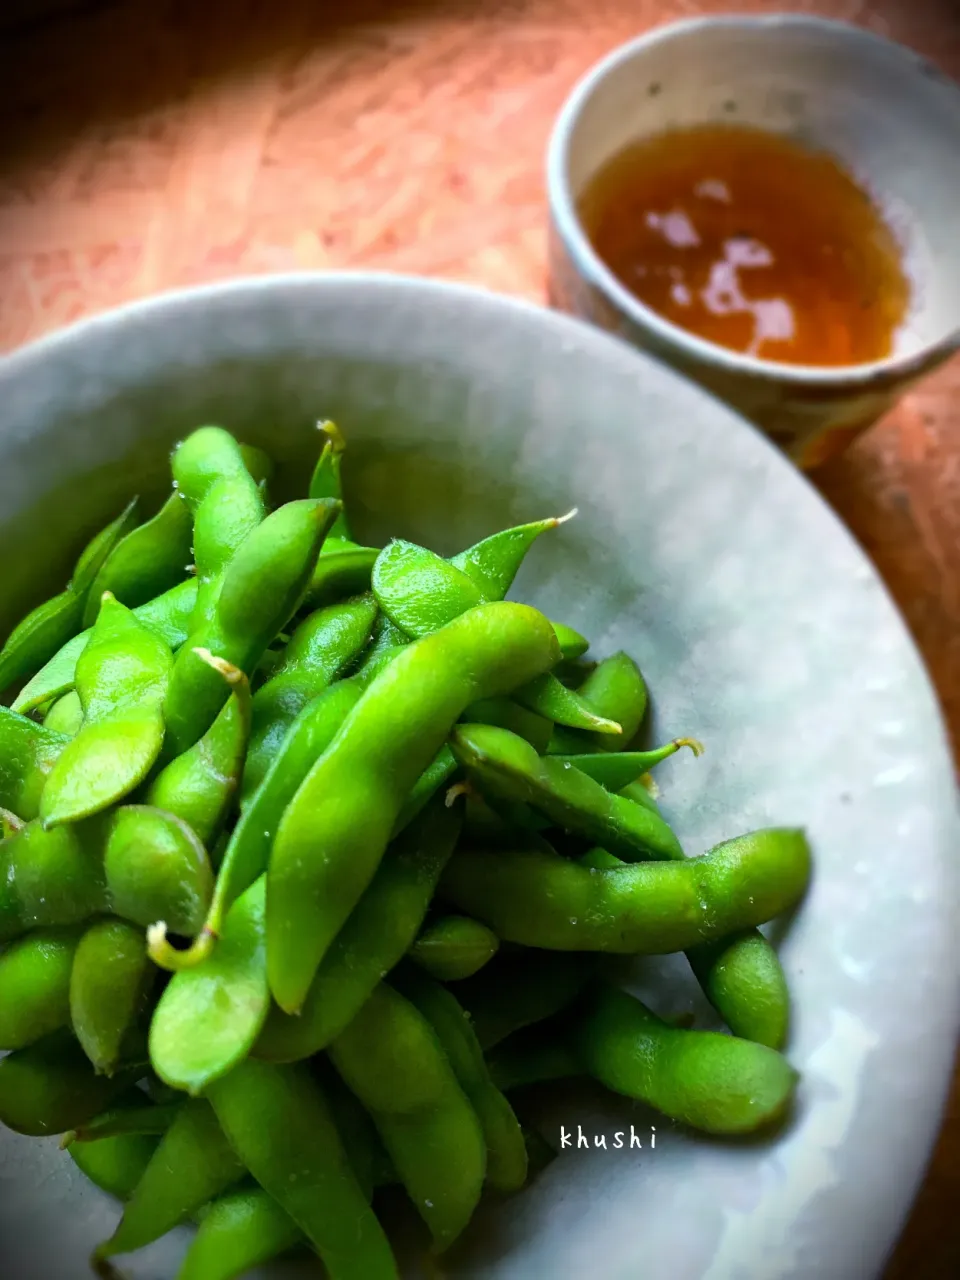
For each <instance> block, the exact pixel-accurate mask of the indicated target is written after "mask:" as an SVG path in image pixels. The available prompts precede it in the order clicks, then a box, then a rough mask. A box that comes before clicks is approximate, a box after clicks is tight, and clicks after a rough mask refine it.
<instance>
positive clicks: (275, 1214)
mask: <svg viewBox="0 0 960 1280" xmlns="http://www.w3.org/2000/svg"><path fill="white" fill-rule="evenodd" d="M302 1243H303V1232H302V1231H301V1230H300V1228H299V1227H298V1226H297V1225H296V1223H295V1222H294V1221H293V1219H292V1218H291V1217H290V1215H289V1214H288V1213H287V1212H286V1210H285V1209H282V1208H281V1207H280V1205H279V1204H277V1202H276V1200H274V1199H273V1197H272V1196H270V1195H268V1194H267V1192H266V1191H263V1190H262V1189H261V1188H260V1187H250V1188H246V1189H243V1190H237V1191H229V1192H227V1194H226V1195H223V1196H219V1197H218V1198H217V1199H216V1200H214V1201H213V1203H212V1204H211V1205H210V1207H209V1209H208V1210H207V1212H206V1213H205V1214H204V1216H203V1220H202V1222H201V1223H200V1226H199V1228H198V1230H197V1233H196V1235H195V1236H194V1237H193V1239H192V1240H191V1241H190V1245H189V1247H188V1249H187V1252H186V1255H185V1256H184V1259H183V1262H182V1264H181V1266H180V1270H179V1271H178V1272H177V1280H233V1278H234V1277H235V1276H242V1275H246V1273H247V1272H248V1271H250V1270H252V1268H253V1267H257V1266H259V1265H260V1264H261V1263H262V1262H269V1261H270V1260H271V1258H276V1257H279V1256H280V1255H281V1254H284V1253H286V1252H288V1250H290V1249H293V1248H295V1247H296V1246H297V1245H298V1244H302Z"/></svg>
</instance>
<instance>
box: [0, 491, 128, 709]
mask: <svg viewBox="0 0 960 1280" xmlns="http://www.w3.org/2000/svg"><path fill="white" fill-rule="evenodd" d="M136 506H137V500H136V498H134V500H133V501H132V502H131V503H129V505H128V506H127V507H126V509H125V510H124V511H123V512H121V514H120V515H119V516H118V517H117V519H116V520H114V521H113V522H112V523H111V524H108V525H107V527H106V528H105V529H101V531H100V532H99V533H98V534H97V535H96V537H95V538H93V539H92V540H91V541H90V542H89V543H88V544H87V546H86V548H85V549H84V550H83V552H82V553H81V555H80V558H79V560H78V561H77V563H76V567H75V568H74V571H73V577H72V578H71V579H70V582H69V584H68V586H67V588H66V590H64V591H61V592H60V594H59V595H57V596H54V597H53V599H52V600H47V601H46V602H45V603H44V604H41V605H38V606H37V608H36V609H34V610H33V611H32V612H31V613H28V614H27V616H26V617H25V618H24V619H23V621H22V622H20V623H19V624H18V625H17V626H16V627H14V629H13V631H11V633H10V635H9V636H8V637H7V641H6V643H5V644H4V646H3V648H2V649H0V690H3V689H6V688H7V686H8V685H11V684H13V682H14V681H15V680H20V679H22V678H23V677H24V676H25V675H29V674H30V672H32V671H38V670H39V669H40V667H42V666H43V664H44V663H45V662H48V661H49V660H50V659H51V658H52V657H53V655H54V654H55V653H56V652H57V650H58V649H59V648H60V647H61V646H62V645H64V644H66V643H67V641H68V640H70V639H71V637H72V636H74V635H75V634H76V633H77V632H78V631H79V630H80V627H81V625H82V622H83V610H84V607H85V605H86V601H87V596H88V595H89V593H90V588H91V586H92V585H93V580H94V578H95V577H96V576H97V573H98V572H99V570H100V566H101V565H102V564H103V562H104V560H105V559H106V558H107V556H108V555H109V554H110V552H111V550H112V549H113V547H114V546H115V544H116V542H117V541H118V539H120V538H121V537H123V535H124V533H125V532H126V530H127V529H128V528H129V527H130V526H131V525H132V523H133V522H134V520H135V519H136V515H135V512H136Z"/></svg>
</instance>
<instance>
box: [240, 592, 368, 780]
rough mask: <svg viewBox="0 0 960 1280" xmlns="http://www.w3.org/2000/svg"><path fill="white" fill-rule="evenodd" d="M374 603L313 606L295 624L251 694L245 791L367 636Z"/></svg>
mask: <svg viewBox="0 0 960 1280" xmlns="http://www.w3.org/2000/svg"><path fill="white" fill-rule="evenodd" d="M376 612H377V606H376V601H375V600H374V598H373V596H372V595H370V594H369V593H367V594H366V595H365V596H355V597H353V598H352V599H349V600H343V601H340V602H338V603H336V604H332V605H328V606H327V607H326V608H324V609H317V610H315V611H314V612H313V613H312V614H310V616H309V617H308V618H306V619H305V620H304V621H303V622H302V623H301V624H300V626H298V627H297V629H296V631H294V633H293V635H292V636H291V638H290V642H289V644H288V645H287V646H286V648H285V649H284V651H283V653H282V655H281V657H280V660H279V662H278V663H277V665H276V667H275V668H274V669H273V671H272V673H271V675H270V678H269V679H268V680H267V681H266V683H265V684H263V685H261V686H260V688H259V689H258V690H257V692H256V695H255V697H254V699H253V713H252V715H253V720H252V733H251V738H250V750H249V753H248V756H247V762H246V768H245V769H244V773H243V790H244V794H245V795H249V794H250V793H251V792H252V791H253V790H254V789H255V788H256V787H257V786H258V785H259V784H260V782H261V780H262V779H263V776H264V774H265V773H266V772H267V769H268V768H269V766H270V761H271V760H272V759H273V757H274V756H275V755H276V753H277V751H278V750H279V748H280V744H281V743H282V742H283V739H284V737H285V736H286V733H287V730H288V729H289V728H290V725H291V724H292V723H293V721H294V720H295V719H296V717H297V715H298V714H299V713H300V712H301V711H302V710H303V708H304V707H305V706H306V705H307V703H308V702H310V701H311V700H312V699H313V698H315V697H316V696H317V694H319V693H322V692H323V690H324V689H325V688H326V687H327V686H328V685H329V684H331V683H332V682H333V681H334V680H336V679H337V677H338V676H340V675H342V674H343V672H344V670H345V669H346V668H347V667H348V666H349V664H350V663H351V662H352V661H353V660H354V658H356V656H357V655H358V654H359V653H360V651H361V650H362V649H363V647H364V645H365V644H366V643H367V640H368V639H369V637H370V629H371V628H372V626H373V622H374V618H375V617H376Z"/></svg>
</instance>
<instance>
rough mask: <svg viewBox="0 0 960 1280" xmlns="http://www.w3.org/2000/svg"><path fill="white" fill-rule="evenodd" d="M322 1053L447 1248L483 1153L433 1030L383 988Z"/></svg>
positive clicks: (478, 1177)
mask: <svg viewBox="0 0 960 1280" xmlns="http://www.w3.org/2000/svg"><path fill="white" fill-rule="evenodd" d="M329 1054H330V1058H331V1060H332V1062H333V1065H334V1066H335V1067H336V1069H337V1071H338V1072H339V1073H340V1075H341V1076H342V1077H343V1079H344V1080H345V1081H346V1083H347V1084H348V1085H349V1086H350V1088H351V1089H352V1091H353V1092H354V1093H355V1094H356V1095H357V1097H358V1098H359V1099H360V1101H361V1102H362V1103H363V1105H364V1106H365V1107H366V1109H367V1110H368V1111H369V1112H370V1115H371V1116H372V1117H373V1122H374V1124H375V1125H376V1126H377V1130H378V1131H379V1133H380V1137H381V1138H382V1139H383V1144H384V1146H385V1147H386V1148H387V1152H388V1154H389V1156H390V1159H391V1161H392V1162H393V1167H394V1168H395V1169H396V1171H397V1176H398V1177H399V1179H400V1181H401V1182H402V1183H403V1185H404V1187H405V1188H406V1191H407V1194H408V1195H409V1196H410V1199H411V1200H412V1201H413V1204H414V1207H415V1208H416V1210H417V1212H418V1213H419V1214H420V1216H421V1217H422V1218H423V1220H424V1222H426V1224H427V1226H428V1227H429V1228H430V1233H431V1235H432V1236H433V1239H434V1243H435V1245H436V1247H437V1248H438V1249H445V1248H447V1247H448V1246H449V1245H451V1244H452V1243H453V1242H454V1240H455V1239H456V1238H457V1236H458V1235H459V1234H460V1233H461V1231H462V1230H463V1228H464V1227H465V1226H466V1225H467V1223H468V1222H469V1220H470V1217H471V1215H472V1214H473V1211H474V1209H475V1208H476V1206H477V1202H478V1200H479V1198H480V1192H481V1189H482V1187H483V1179H484V1175H485V1173H486V1155H487V1151H486V1143H485V1140H484V1136H483V1131H482V1129H481V1127H480V1122H479V1120H478V1118H477V1114H476V1112H475V1111H474V1109H473V1107H472V1106H471V1104H470V1102H469V1100H468V1098H467V1096H466V1094H465V1093H464V1092H463V1089H462V1088H461V1086H460V1083H459V1081H458V1080H457V1077H456V1075H455V1074H454V1071H453V1068H452V1067H451V1065H450V1063H449V1062H448V1060H447V1057H446V1055H445V1054H444V1052H443V1049H442V1047H441V1045H440V1042H439V1040H438V1039H437V1035H436V1032H435V1031H434V1030H433V1028H432V1027H431V1025H430V1023H429V1022H428V1021H427V1020H426V1018H424V1016H423V1015H422V1014H421V1013H420V1012H419V1011H418V1010H417V1009H416V1008H415V1007H414V1006H413V1005H412V1004H411V1003H410V1002H409V1001H408V1000H405V999H404V998H403V996H401V995H400V994H399V993H398V992H396V991H394V990H393V988H392V987H390V986H388V985H387V984H386V983H385V982H382V983H381V984H380V985H379V986H378V987H377V988H376V990H375V991H374V992H373V994H372V995H371V997H370V999H369V1000H368V1001H367V1002H366V1004H365V1005H364V1006H363V1008H362V1009H361V1010H360V1012H359V1013H358V1014H357V1016H356V1017H355V1018H354V1019H353V1021H352V1022H351V1023H350V1025H349V1026H348V1027H347V1029H346V1030H345V1031H344V1032H342V1033H341V1034H340V1035H339V1036H338V1037H337V1039H336V1040H334V1042H333V1043H332V1044H331V1046H330V1049H329Z"/></svg>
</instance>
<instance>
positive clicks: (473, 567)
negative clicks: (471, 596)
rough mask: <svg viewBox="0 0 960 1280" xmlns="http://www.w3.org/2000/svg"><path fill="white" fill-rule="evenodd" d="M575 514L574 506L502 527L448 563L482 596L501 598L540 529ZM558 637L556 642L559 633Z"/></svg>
mask: <svg viewBox="0 0 960 1280" xmlns="http://www.w3.org/2000/svg"><path fill="white" fill-rule="evenodd" d="M576 514H577V512H576V508H574V509H573V510H572V511H568V512H567V514H566V515H565V516H550V517H548V518H547V519H546V520H535V521H534V522H533V523H531V524H521V525H516V526H515V527H514V528H512V529H503V530H501V531H500V532H499V533H494V534H492V535H491V536H490V537H489V538H484V539H483V541H482V542H477V543H475V544H474V545H473V546H472V547H467V549H466V551H461V552H460V553H459V554H458V555H455V556H452V557H451V559H450V563H451V564H452V565H454V566H455V567H456V568H457V569H460V570H461V572H463V573H465V574H466V576H467V577H468V578H470V580H471V581H472V582H475V583H476V585H477V586H478V587H479V588H480V592H481V594H482V597H483V599H484V600H487V601H489V600H502V599H503V598H504V596H505V595H506V594H507V592H508V591H509V590H510V588H511V587H512V586H513V580H514V578H515V577H516V576H517V573H518V572H519V570H520V566H521V565H522V564H523V561H524V559H525V558H526V555H527V552H528V551H529V550H530V548H531V547H532V546H533V544H534V542H535V541H536V540H537V538H539V537H540V535H541V533H546V531H547V530H548V529H556V528H557V527H558V526H559V525H561V524H566V522H567V521H568V520H572V519H573V517H574V516H575V515H576ZM557 639H558V642H559V636H558V637H557Z"/></svg>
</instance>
